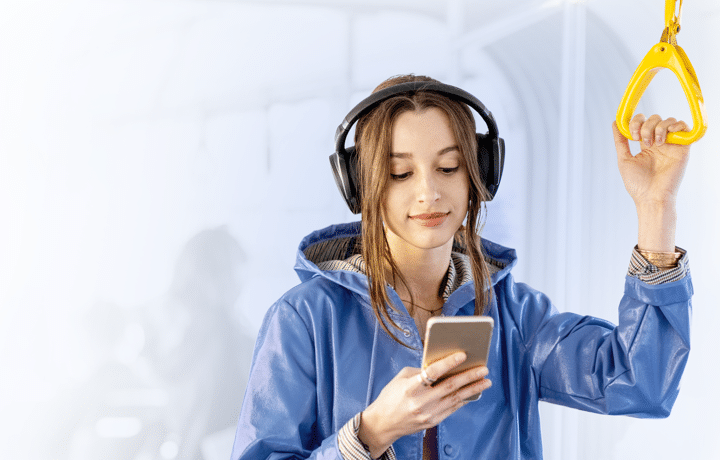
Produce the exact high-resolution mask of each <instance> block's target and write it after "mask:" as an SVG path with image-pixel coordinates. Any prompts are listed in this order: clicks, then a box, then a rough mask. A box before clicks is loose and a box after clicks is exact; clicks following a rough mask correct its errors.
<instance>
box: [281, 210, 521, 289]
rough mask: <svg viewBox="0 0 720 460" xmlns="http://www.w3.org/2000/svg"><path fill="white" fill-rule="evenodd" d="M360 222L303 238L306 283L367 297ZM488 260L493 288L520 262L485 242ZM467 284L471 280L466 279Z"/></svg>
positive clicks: (300, 269)
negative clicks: (326, 283)
mask: <svg viewBox="0 0 720 460" xmlns="http://www.w3.org/2000/svg"><path fill="white" fill-rule="evenodd" d="M361 233H362V225H361V222H352V223H346V224H337V225H331V226H329V227H326V228H323V229H321V230H316V231H314V232H312V233H310V234H309V235H308V236H306V237H305V238H303V240H302V241H301V242H300V246H299V247H298V252H297V259H296V262H295V271H296V272H297V274H298V276H299V277H300V280H301V281H302V282H305V281H307V280H309V279H311V278H313V277H317V276H320V277H323V278H327V279H329V280H331V281H332V282H334V283H337V284H339V285H341V286H344V287H345V288H347V289H350V290H351V291H354V292H357V293H358V294H360V295H362V296H364V297H367V296H368V281H367V277H366V276H365V274H364V273H365V267H364V262H363V260H362V258H361V257H360V256H359V252H360V236H361ZM482 244H483V248H484V250H485V257H486V259H485V260H486V261H487V262H489V263H490V268H491V270H490V272H491V284H492V285H493V286H494V285H495V284H497V283H498V282H499V281H500V280H501V279H502V278H504V277H505V276H507V274H508V273H510V270H511V269H512V267H513V266H514V265H515V264H516V263H517V256H516V254H515V250H514V249H510V248H506V247H504V246H501V245H499V244H496V243H493V242H492V241H489V240H486V239H482ZM456 256H459V257H462V256H466V254H465V251H464V248H463V247H462V246H459V245H457V244H456V245H454V246H453V257H454V258H455V257H456ZM462 282H463V286H464V285H465V284H471V283H472V278H471V277H466V279H464V280H463V281H462Z"/></svg>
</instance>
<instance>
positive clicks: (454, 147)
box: [390, 145, 460, 159]
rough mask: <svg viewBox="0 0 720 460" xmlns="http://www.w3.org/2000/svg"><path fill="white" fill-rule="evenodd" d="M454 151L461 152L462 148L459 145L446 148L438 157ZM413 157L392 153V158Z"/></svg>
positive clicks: (409, 154)
mask: <svg viewBox="0 0 720 460" xmlns="http://www.w3.org/2000/svg"><path fill="white" fill-rule="evenodd" d="M454 151H460V148H459V147H458V146H457V145H451V146H450V147H445V148H444V149H442V150H440V151H439V152H438V153H437V154H438V155H445V154H446V153H449V152H454ZM410 157H412V153H406V152H390V158H401V159H402V158H410Z"/></svg>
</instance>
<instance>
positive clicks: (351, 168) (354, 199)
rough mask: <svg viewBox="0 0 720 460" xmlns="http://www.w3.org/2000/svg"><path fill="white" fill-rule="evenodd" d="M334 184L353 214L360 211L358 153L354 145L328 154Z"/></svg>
mask: <svg viewBox="0 0 720 460" xmlns="http://www.w3.org/2000/svg"><path fill="white" fill-rule="evenodd" d="M330 166H332V171H333V177H334V178H335V185H337V188H338V190H339V191H340V194H341V195H342V197H343V198H344V199H345V203H347V205H348V207H349V208H350V211H351V212H352V213H353V214H358V213H360V187H359V185H360V180H359V179H360V174H359V171H358V166H359V163H358V155H357V152H356V150H355V147H354V146H353V147H348V148H346V149H345V151H340V152H335V153H333V154H332V155H330Z"/></svg>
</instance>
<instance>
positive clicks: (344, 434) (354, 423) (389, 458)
mask: <svg viewBox="0 0 720 460" xmlns="http://www.w3.org/2000/svg"><path fill="white" fill-rule="evenodd" d="M361 414H362V412H359V413H358V414H357V415H355V417H353V418H351V419H350V420H349V421H348V422H347V423H346V424H345V425H343V427H342V428H341V429H340V432H339V433H338V438H337V439H338V449H340V455H342V457H343V459H345V460H373V458H372V457H371V456H370V452H368V450H367V449H366V448H365V446H364V445H363V443H362V442H361V441H360V439H359V438H358V430H359V429H360V415H361ZM378 460H396V457H395V449H393V447H392V446H390V448H389V449H388V450H386V451H385V453H384V454H382V456H381V457H380V458H379V459H378Z"/></svg>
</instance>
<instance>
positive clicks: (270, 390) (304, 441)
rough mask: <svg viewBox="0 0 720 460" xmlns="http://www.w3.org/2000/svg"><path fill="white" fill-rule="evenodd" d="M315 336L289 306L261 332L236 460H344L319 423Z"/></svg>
mask: <svg viewBox="0 0 720 460" xmlns="http://www.w3.org/2000/svg"><path fill="white" fill-rule="evenodd" d="M315 360H316V356H315V349H314V345H313V341H312V334H311V331H310V329H309V328H308V326H307V325H306V323H305V322H304V321H303V319H302V318H301V317H300V315H299V314H298V312H297V311H296V310H295V308H293V307H292V306H291V305H289V304H288V303H287V302H285V301H282V300H281V301H279V302H278V303H276V304H275V305H273V306H272V307H271V308H270V310H269V311H268V313H267V314H266V316H265V320H264V322H263V325H262V326H261V328H260V332H259V335H258V339H257V343H256V344H255V351H254V354H253V363H252V366H251V369H250V376H249V379H248V384H247V388H246V391H245V398H244V400H243V405H242V409H241V411H240V418H239V421H238V427H237V432H236V434H235V442H234V444H233V450H232V457H231V459H232V460H240V459H243V460H251V459H252V460H260V459H272V460H280V459H317V460H336V459H338V460H341V459H342V456H341V454H340V451H339V450H338V443H337V432H335V433H330V434H329V435H327V436H326V435H324V434H322V433H321V429H322V428H321V427H319V426H318V423H317V406H318V405H317V396H316V395H317V393H316V390H315V388H316V385H315V382H316V372H315V369H316V365H315Z"/></svg>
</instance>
